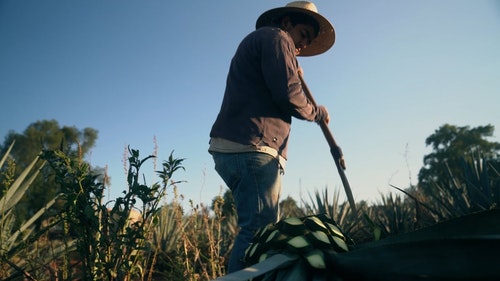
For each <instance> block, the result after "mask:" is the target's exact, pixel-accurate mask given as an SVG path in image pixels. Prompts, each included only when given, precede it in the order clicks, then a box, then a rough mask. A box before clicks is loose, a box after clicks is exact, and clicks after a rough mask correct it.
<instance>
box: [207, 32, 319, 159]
mask: <svg viewBox="0 0 500 281" xmlns="http://www.w3.org/2000/svg"><path fill="white" fill-rule="evenodd" d="M298 69H299V65H298V62H297V58H296V56H295V45H294V43H293V40H292V38H291V37H290V35H289V34H288V33H287V32H285V31H283V30H281V29H279V28H278V27H267V26H266V27H261V28H259V29H257V30H255V31H253V32H252V33H250V34H249V35H247V36H246V37H245V38H244V39H243V40H242V42H241V43H240V45H239V46H238V49H237V51H236V53H235V55H234V57H233V59H232V60H231V64H230V68H229V73H228V75H227V81H226V89H225V93H224V98H223V101H222V105H221V108H220V112H219V114H218V116H217V119H216V120H215V123H214V124H213V126H212V130H211V131H210V137H217V138H223V139H227V140H230V141H233V142H237V143H241V144H245V145H255V146H261V145H264V146H269V147H272V148H274V149H276V150H277V151H278V153H279V154H280V155H281V156H282V157H284V158H285V159H286V152H287V145H288V138H289V135H290V126H291V123H292V117H295V118H298V119H302V120H308V121H319V120H322V118H324V117H325V116H326V115H327V112H326V109H325V108H324V107H321V106H319V107H316V106H313V105H312V104H311V102H310V101H309V100H308V99H307V98H306V96H305V94H304V92H303V90H302V86H301V83H300V79H299V76H298Z"/></svg>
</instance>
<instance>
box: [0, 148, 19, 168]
mask: <svg viewBox="0 0 500 281" xmlns="http://www.w3.org/2000/svg"><path fill="white" fill-rule="evenodd" d="M14 143H16V141H13V142H12V143H11V144H10V146H9V148H8V149H7V151H6V152H5V154H4V155H3V156H2V159H0V168H1V167H2V166H3V163H5V161H6V160H7V157H9V154H10V151H11V150H12V148H13V147H14Z"/></svg>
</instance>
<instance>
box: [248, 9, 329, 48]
mask: <svg viewBox="0 0 500 281" xmlns="http://www.w3.org/2000/svg"><path fill="white" fill-rule="evenodd" d="M290 12H300V13H304V14H306V15H309V16H311V17H312V18H314V19H315V20H316V21H317V22H318V24H319V31H318V36H316V38H314V40H313V41H312V42H311V44H310V45H308V46H307V48H305V49H303V50H301V51H300V53H299V54H298V56H301V57H309V56H315V55H319V54H322V53H324V52H326V51H328V50H329V49H330V48H331V47H332V46H333V44H334V43H335V28H334V27H333V25H332V24H331V23H330V21H328V20H327V19H326V18H325V17H323V16H322V15H320V14H318V13H315V12H313V11H309V10H307V9H303V8H297V7H280V8H275V9H271V10H268V11H266V12H264V13H263V14H262V15H260V17H259V18H258V19H257V22H256V23H255V28H256V29H258V28H260V27H262V26H267V25H271V24H273V23H274V21H275V20H276V19H278V18H280V17H281V16H283V15H285V14H287V13H290Z"/></svg>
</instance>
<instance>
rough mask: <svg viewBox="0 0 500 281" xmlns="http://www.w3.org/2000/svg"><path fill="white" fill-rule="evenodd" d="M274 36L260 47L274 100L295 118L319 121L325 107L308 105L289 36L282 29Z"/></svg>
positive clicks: (264, 69)
mask: <svg viewBox="0 0 500 281" xmlns="http://www.w3.org/2000/svg"><path fill="white" fill-rule="evenodd" d="M273 35H274V36H273V37H272V40H263V41H262V46H261V50H262V53H261V66H262V73H263V76H264V81H265V82H266V84H267V87H268V88H269V90H270V92H271V94H272V99H273V101H274V102H275V103H276V104H277V105H278V107H279V108H280V109H281V110H282V111H283V112H285V113H287V114H289V115H291V116H293V117H295V118H298V119H303V120H309V121H318V120H321V119H322V118H324V117H325V116H326V115H327V113H326V109H325V108H324V107H316V106H314V105H313V104H311V102H310V101H309V100H308V99H307V97H306V96H305V94H304V92H303V89H302V85H301V83H300V79H299V76H298V69H299V65H298V62H297V58H296V57H295V46H294V43H293V41H292V39H291V38H290V36H289V35H288V34H287V33H286V32H284V31H280V32H276V33H274V34H273Z"/></svg>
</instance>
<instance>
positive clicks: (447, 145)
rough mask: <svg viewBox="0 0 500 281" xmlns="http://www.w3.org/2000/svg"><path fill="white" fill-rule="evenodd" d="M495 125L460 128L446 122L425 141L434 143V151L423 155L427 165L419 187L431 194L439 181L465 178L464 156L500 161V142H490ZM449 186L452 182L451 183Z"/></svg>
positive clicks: (432, 144)
mask: <svg viewBox="0 0 500 281" xmlns="http://www.w3.org/2000/svg"><path fill="white" fill-rule="evenodd" d="M493 132H494V126H492V125H490V124H489V125H486V126H478V127H474V128H470V127H469V126H464V127H458V126H454V125H449V124H444V125H443V126H441V127H440V128H439V129H437V130H436V131H435V132H434V134H432V135H430V136H429V137H428V138H427V139H426V140H425V144H426V145H427V146H431V147H432V149H433V152H431V153H429V154H428V155H425V156H424V167H422V168H421V169H420V172H419V174H418V180H419V189H420V190H421V191H422V192H423V193H424V194H431V193H432V192H433V186H434V184H435V183H436V182H438V181H439V182H440V183H443V182H444V183H445V184H446V179H449V180H451V178H450V175H453V177H452V178H453V180H458V181H463V180H464V176H463V173H462V172H461V171H462V167H461V166H462V164H461V163H463V159H464V158H467V157H475V158H478V157H481V158H486V159H492V160H493V161H495V162H498V160H499V152H500V143H498V142H491V141H489V140H487V138H489V137H492V136H493ZM449 184H450V185H451V184H452V183H449Z"/></svg>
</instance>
